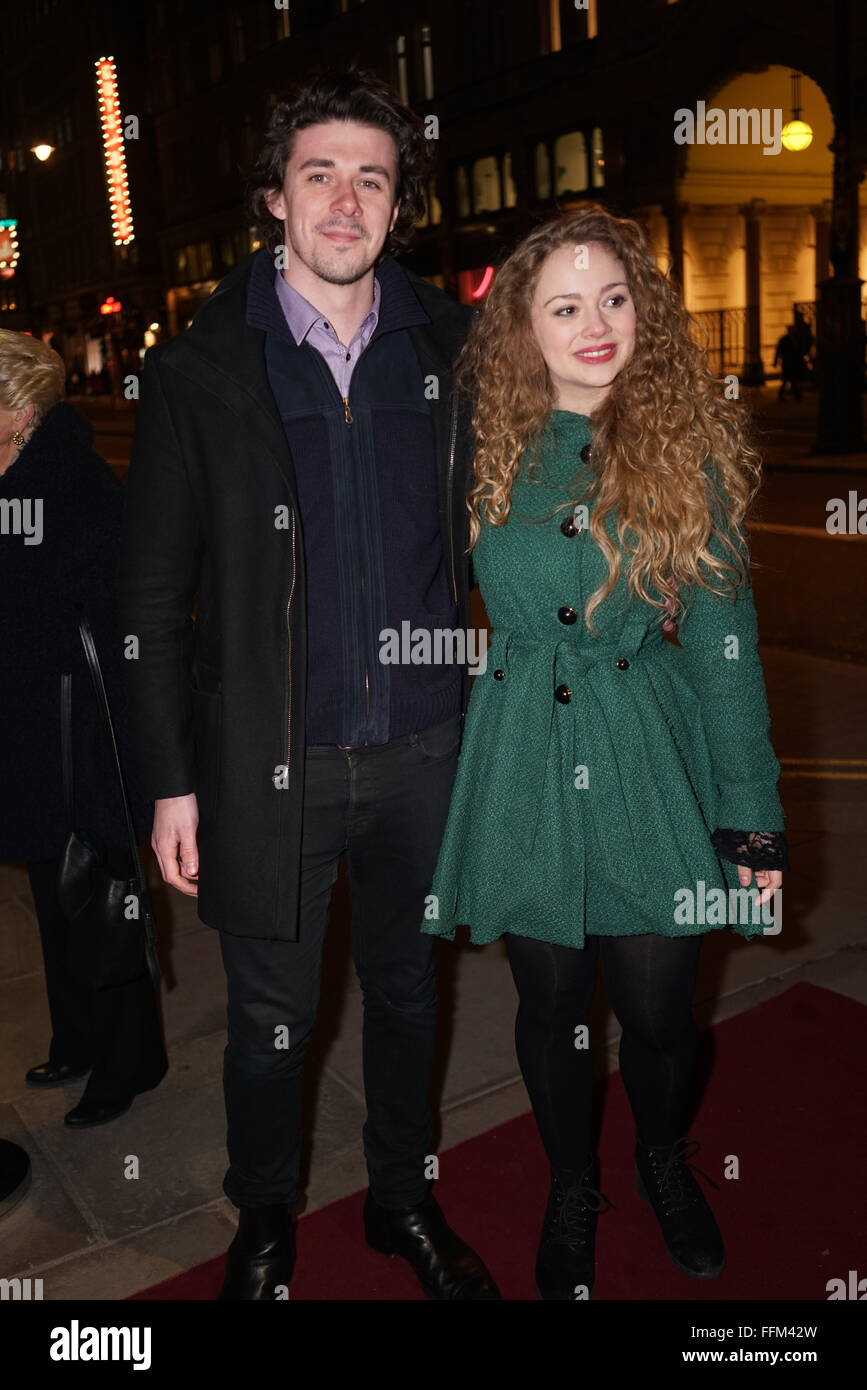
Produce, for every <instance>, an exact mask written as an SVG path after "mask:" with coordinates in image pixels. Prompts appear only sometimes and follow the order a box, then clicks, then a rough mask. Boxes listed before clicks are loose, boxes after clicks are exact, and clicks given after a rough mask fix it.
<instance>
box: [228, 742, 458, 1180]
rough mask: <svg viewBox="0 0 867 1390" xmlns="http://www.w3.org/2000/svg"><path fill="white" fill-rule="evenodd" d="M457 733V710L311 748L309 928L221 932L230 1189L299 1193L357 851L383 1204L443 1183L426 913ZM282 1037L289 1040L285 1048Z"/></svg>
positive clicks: (370, 1141)
mask: <svg viewBox="0 0 867 1390" xmlns="http://www.w3.org/2000/svg"><path fill="white" fill-rule="evenodd" d="M459 742H460V720H459V717H458V716H455V718H454V719H450V720H448V721H447V722H446V723H444V724H440V725H436V726H435V727H434V728H431V729H427V730H424V731H422V732H421V733H418V734H408V735H406V736H405V737H404V738H398V739H393V740H392V741H391V742H389V743H385V744H378V745H373V746H370V747H362V748H350V749H343V748H339V747H336V746H331V745H329V746H321V747H309V748H308V749H307V757H306V763H305V784H304V813H303V828H302V845H301V895H300V910H299V911H300V916H299V933H300V935H299V940H298V941H297V942H287V941H259V940H254V939H252V938H249V937H238V936H231V935H229V933H227V932H221V933H220V943H221V947H222V952H223V963H224V965H225V968H226V980H227V986H228V1043H227V1046H226V1051H225V1057H224V1065H223V1088H224V1093H225V1099H226V1118H227V1122H228V1136H227V1143H228V1150H229V1168H228V1171H227V1173H226V1176H225V1179H224V1181H223V1191H224V1192H225V1193H226V1196H227V1197H228V1198H229V1199H230V1201H232V1202H234V1204H235V1205H236V1206H264V1205H268V1204H270V1203H277V1202H288V1203H289V1204H290V1206H291V1207H294V1206H295V1205H296V1203H297V1200H298V1171H299V1158H300V1148H301V1127H300V1111H301V1073H302V1064H303V1061H304V1054H305V1051H306V1048H307V1042H308V1039H309V1037H310V1034H311V1032H312V1031H313V1025H314V1023H315V1020H316V1010H317V1005H318V1002H319V978H320V967H321V960H322V946H323V941H324V938H325V931H326V927H327V925H328V910H329V905H330V900H331V889H332V887H333V885H334V882H335V880H336V878H337V871H338V865H339V861H340V858H341V856H342V855H344V854H345V855H346V867H347V877H348V881H349V891H350V899H351V905H352V955H353V960H354V963H355V969H356V972H357V974H358V978H359V981H360V983H361V989H362V998H363V1003H364V1025H363V1040H362V1048H363V1074H364V1090H365V1100H366V1103H367V1122H366V1124H365V1126H364V1131H363V1138H364V1153H365V1157H366V1160H367V1169H368V1176H369V1179H370V1188H371V1192H372V1193H373V1196H374V1198H375V1199H376V1201H378V1202H380V1203H381V1204H382V1205H383V1206H388V1207H408V1206H414V1205H416V1203H418V1202H421V1201H422V1200H423V1199H424V1197H425V1195H426V1193H427V1191H428V1189H429V1186H430V1183H429V1181H428V1180H427V1178H426V1177H425V1171H424V1170H425V1158H426V1156H428V1155H429V1153H430V1141H431V1128H432V1125H431V1114H430V1099H429V1093H430V1083H431V1068H432V1065H433V1050H434V1031H435V1026H436V988H435V982H434V968H433V945H434V942H433V938H432V937H430V936H424V935H422V932H421V924H422V919H423V916H424V910H425V897H426V895H427V894H428V893H429V892H430V885H431V882H432V880H433V875H434V869H435V868H436V862H437V857H438V855H439V847H440V842H441V840H442V835H443V830H444V829H445V822H446V816H447V814H448V807H449V800H450V797H451V791H452V784H453V782H454V776H455V772H456V770H457V756H458V748H459ZM280 1029H283V1030H284V1033H283V1034H282V1035H281V1034H279V1033H278V1032H277V1031H276V1030H280ZM285 1030H288V1039H287V1037H286V1032H285ZM278 1037H279V1038H280V1041H281V1042H288V1045H286V1046H275V1039H276V1038H278Z"/></svg>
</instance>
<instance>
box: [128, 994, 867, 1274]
mask: <svg viewBox="0 0 867 1390" xmlns="http://www.w3.org/2000/svg"><path fill="white" fill-rule="evenodd" d="M504 1026H506V1025H505V1024H504ZM713 1031H714V1042H715V1061H714V1066H713V1072H712V1075H711V1077H710V1081H709V1082H708V1084H707V1086H706V1089H705V1093H704V1097H703V1100H702V1104H701V1108H700V1110H699V1113H698V1115H697V1117H696V1119H695V1121H694V1123H693V1125H692V1127H691V1131H690V1133H691V1136H693V1137H695V1138H697V1139H699V1140H700V1141H701V1148H700V1149H699V1150H698V1152H697V1153H696V1154H695V1156H694V1157H693V1159H692V1162H693V1163H695V1164H697V1165H698V1167H699V1168H701V1169H703V1170H704V1172H706V1173H708V1174H709V1175H710V1176H711V1177H712V1178H713V1180H714V1181H715V1182H716V1183H718V1184H719V1191H714V1189H713V1188H712V1187H710V1186H709V1185H708V1184H707V1183H705V1182H704V1180H703V1179H702V1178H699V1179H698V1181H699V1183H700V1184H701V1186H702V1189H703V1191H704V1192H705V1195H706V1196H707V1197H708V1200H709V1201H710V1203H711V1205H712V1206H713V1209H714V1212H715V1214H716V1217H717V1220H718V1222H719V1225H720V1229H721V1230H722V1233H723V1237H724V1239H725V1243H726V1253H727V1260H728V1263H727V1266H726V1269H725V1271H724V1273H723V1274H722V1275H721V1276H720V1278H718V1279H710V1280H699V1279H692V1278H690V1277H689V1276H688V1275H686V1274H682V1273H681V1272H680V1270H678V1269H677V1267H676V1266H675V1265H674V1264H673V1263H672V1262H671V1260H670V1259H669V1257H668V1254H667V1253H666V1250H665V1247H664V1246H663V1244H662V1237H661V1234H660V1231H659V1227H658V1225H657V1223H656V1218H655V1217H654V1215H653V1213H652V1212H651V1210H650V1208H649V1207H647V1206H646V1205H645V1204H644V1202H642V1200H641V1198H640V1197H639V1196H638V1194H637V1192H636V1190H635V1179H634V1173H633V1163H632V1149H633V1123H632V1115H631V1111H630V1109H629V1104H628V1101H627V1099H626V1093H625V1091H624V1089H623V1084H622V1082H621V1079H620V1074H619V1072H618V1073H616V1074H615V1075H613V1076H612V1077H610V1078H609V1084H608V1088H607V1092H606V1096H605V1111H604V1116H603V1122H602V1136H601V1142H600V1159H601V1165H602V1179H601V1185H602V1190H603V1192H604V1193H605V1195H606V1196H607V1197H608V1199H609V1200H610V1201H611V1202H613V1203H614V1207H613V1208H612V1209H611V1210H610V1211H608V1212H606V1213H605V1214H604V1215H603V1216H602V1217H600V1221H599V1231H598V1236H597V1279H596V1288H595V1290H594V1299H599V1300H602V1299H695V1300H701V1299H718V1298H721V1299H787V1300H788V1299H810V1300H825V1299H826V1298H827V1292H826V1287H825V1286H826V1283H827V1281H828V1280H829V1279H831V1278H838V1277H839V1278H842V1279H844V1280H846V1279H847V1277H848V1271H849V1270H850V1269H858V1270H859V1273H860V1275H863V1274H865V1273H867V1271H865V1270H864V1269H863V1268H862V1267H861V1266H863V1257H864V1232H865V1230H867V1200H865V1183H864V1172H863V1164H864V1149H863V1127H864V1118H863V1109H864V1097H865V1095H867V1062H865V1047H864V1038H865V1034H867V1009H865V1008H864V1007H863V1006H862V1005H861V1004H858V1003H856V1002H855V1001H854V1000H851V999H848V998H846V997H845V996H843V995H840V994H836V993H834V992H832V991H830V990H824V989H819V988H817V987H816V986H814V985H809V984H798V985H794V986H793V987H792V988H791V989H788V990H786V991H785V992H784V993H783V994H782V995H780V996H779V997H778V998H776V999H774V1000H771V1001H770V1002H769V1003H766V1004H760V1005H758V1006H757V1007H756V1008H754V1009H750V1010H749V1011H748V1012H746V1013H744V1014H740V1015H739V1016H738V1017H736V1018H734V1019H730V1020H728V1021H727V1022H725V1023H722V1024H720V1025H719V1026H718V1027H716V1028H715V1029H714V1030H713ZM729 1155H735V1156H736V1157H737V1159H738V1161H739V1166H740V1177H739V1178H738V1179H737V1180H732V1179H730V1180H726V1178H725V1177H724V1176H723V1172H724V1167H725V1163H726V1159H727V1157H728V1156H729ZM436 1190H437V1196H438V1198H439V1200H440V1202H441V1204H442V1206H443V1208H444V1209H445V1211H446V1213H447V1215H448V1217H449V1219H450V1221H451V1223H452V1224H453V1225H454V1226H455V1228H456V1229H457V1230H459V1231H460V1232H461V1234H462V1235H463V1236H464V1237H465V1238H466V1239H467V1240H469V1241H470V1243H471V1244H472V1245H474V1246H475V1247H476V1248H477V1249H478V1250H479V1251H480V1253H482V1254H483V1256H484V1258H485V1260H486V1262H487V1264H488V1265H489V1267H490V1269H491V1272H492V1273H493V1274H494V1276H495V1278H496V1279H497V1281H498V1283H499V1285H500V1289H501V1291H502V1294H503V1297H504V1298H506V1299H533V1300H536V1299H537V1294H536V1290H535V1286H534V1283H533V1261H534V1258H535V1251H536V1242H537V1240H538V1235H539V1227H540V1223H541V1218H542V1213H543V1211H544V1206H545V1201H546V1198H547V1167H546V1162H545V1156H544V1153H543V1151H542V1148H541V1145H540V1143H539V1139H538V1135H537V1131H536V1127H535V1124H534V1121H533V1119H532V1116H530V1115H529V1114H528V1115H524V1116H521V1117H520V1118H519V1119H517V1120H512V1121H511V1122H510V1123H508V1124H504V1125H502V1126H500V1127H499V1128H497V1129H493V1130H489V1131H488V1133H486V1134H482V1135H480V1136H479V1137H478V1138H477V1139H471V1140H469V1141H467V1142H466V1143H464V1144H459V1145H457V1146H456V1147H455V1148H453V1149H448V1150H447V1151H446V1152H445V1153H443V1154H441V1155H440V1179H439V1182H438V1184H437V1189H436ZM363 1198H364V1194H363V1192H362V1193H354V1194H353V1195H352V1196H350V1197H346V1198H344V1199H343V1200H341V1201H339V1202H333V1203H332V1204H331V1205H330V1206H327V1207H324V1208H322V1209H321V1210H319V1211H315V1212H312V1213H311V1214H310V1215H309V1216H305V1217H302V1219H301V1221H300V1222H299V1226H298V1263H297V1271H296V1274H295V1277H294V1279H293V1281H292V1290H291V1301H294V1300H296V1299H302V1300H303V1299H326V1300H327V1299H363V1300H367V1299H423V1295H422V1293H421V1291H420V1290H419V1288H418V1285H417V1284H416V1282H415V1280H414V1278H413V1276H412V1274H411V1272H410V1270H409V1268H408V1266H407V1265H406V1264H404V1262H403V1261H402V1260H399V1259H395V1260H388V1259H385V1258H384V1257H383V1256H381V1255H377V1254H375V1253H374V1252H373V1251H372V1250H369V1249H368V1248H367V1246H366V1245H365V1244H364V1242H363V1237H362V1224H361V1208H362V1202H363ZM859 1262H860V1264H859ZM223 1264H224V1257H223V1256H220V1257H219V1258H218V1259H215V1260H208V1261H207V1262H206V1263H205V1264H201V1265H198V1266H196V1267H195V1268H194V1269H190V1270H187V1271H186V1272H185V1273H184V1274H179V1275H177V1276H175V1277H174V1278H172V1279H167V1280H166V1281H165V1282H163V1283H161V1284H156V1285H154V1286H153V1287H152V1288H149V1289H145V1290H143V1291H142V1292H141V1293H138V1294H136V1295H134V1297H135V1298H136V1299H214V1298H215V1297H216V1295H217V1292H218V1291H219V1287H220V1284H221V1282H222V1274H223Z"/></svg>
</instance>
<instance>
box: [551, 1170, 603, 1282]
mask: <svg viewBox="0 0 867 1390" xmlns="http://www.w3.org/2000/svg"><path fill="white" fill-rule="evenodd" d="M610 1206H611V1202H609V1200H608V1198H607V1197H604V1196H603V1195H602V1193H601V1192H600V1191H599V1158H598V1155H597V1154H593V1156H592V1157H591V1158H590V1159H588V1161H587V1164H586V1166H585V1168H584V1171H583V1172H578V1171H577V1170H569V1169H566V1168H552V1169H551V1192H550V1195H549V1197H548V1206H547V1208H546V1210H545V1220H544V1221H543V1223H542V1235H541V1238H540V1241H539V1250H538V1253H537V1255H536V1288H537V1289H538V1291H539V1297H540V1298H542V1299H546V1300H550V1299H560V1300H563V1301H566V1300H568V1301H569V1302H570V1303H574V1302H576V1301H577V1300H582V1299H589V1298H590V1297H591V1296H592V1294H593V1284H594V1281H595V1278H596V1261H595V1250H596V1222H597V1221H598V1219H599V1213H600V1212H602V1211H607V1210H608V1208H609V1207H610Z"/></svg>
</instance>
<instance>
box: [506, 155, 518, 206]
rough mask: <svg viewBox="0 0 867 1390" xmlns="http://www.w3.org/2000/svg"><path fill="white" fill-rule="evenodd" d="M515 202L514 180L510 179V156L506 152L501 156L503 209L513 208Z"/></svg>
mask: <svg viewBox="0 0 867 1390" xmlns="http://www.w3.org/2000/svg"><path fill="white" fill-rule="evenodd" d="M516 202H517V195H516V193H515V180H514V179H513V178H512V156H511V154H510V152H509V151H508V150H507V151H506V153H505V155H504V156H503V207H504V208H513V207H514V206H515V203H516Z"/></svg>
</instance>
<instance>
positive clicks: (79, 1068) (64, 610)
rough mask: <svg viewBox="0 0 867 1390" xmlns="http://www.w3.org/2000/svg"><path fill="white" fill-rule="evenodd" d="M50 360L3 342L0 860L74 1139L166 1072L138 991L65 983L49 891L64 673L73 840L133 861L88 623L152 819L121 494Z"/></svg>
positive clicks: (19, 342) (138, 800)
mask: <svg viewBox="0 0 867 1390" xmlns="http://www.w3.org/2000/svg"><path fill="white" fill-rule="evenodd" d="M64 378H65V369H64V366H63V362H62V359H61V358H60V357H59V356H58V355H57V353H55V352H53V351H52V350H51V349H50V348H48V347H47V346H46V345H45V344H44V343H42V342H40V341H39V340H38V339H35V338H31V337H30V336H29V335H27V334H23V333H12V332H9V331H7V330H0V711H2V720H3V727H4V730H5V733H6V736H5V737H4V738H3V740H2V741H0V860H13V861H24V862H26V864H27V868H28V874H29V878H30V885H31V891H32V894H33V900H34V905H35V908H36V915H37V917H38V920H39V929H40V936H41V940H42V950H43V958H44V962H45V976H46V987H47V992H48V1003H49V1009H50V1013H51V1026H52V1035H53V1036H52V1042H51V1048H50V1053H49V1060H48V1061H47V1062H45V1063H43V1064H41V1065H39V1066H36V1067H32V1068H31V1069H30V1071H29V1072H28V1073H27V1078H26V1080H27V1084H28V1085H29V1086H38V1087H43V1088H44V1087H48V1086H56V1085H61V1084H63V1083H64V1082H67V1081H70V1080H73V1079H75V1078H76V1077H80V1076H84V1075H85V1074H86V1073H88V1072H89V1073H90V1076H89V1079H88V1082H87V1085H86V1088H85V1091H84V1094H83V1096H82V1099H81V1101H80V1102H79V1104H78V1106H76V1107H75V1108H74V1109H73V1110H72V1111H70V1113H69V1114H68V1115H67V1117H66V1122H67V1124H69V1125H70V1126H71V1127H83V1126H85V1125H91V1124H99V1123H105V1122H106V1121H107V1120H110V1119H113V1118H114V1117H115V1116H116V1115H118V1114H121V1113H122V1112H123V1111H124V1110H126V1109H128V1108H129V1105H130V1104H131V1102H132V1098H133V1096H135V1095H136V1094H137V1093H138V1092H140V1091H144V1090H149V1089H151V1088H152V1087H153V1086H155V1085H157V1084H158V1083H159V1081H160V1080H161V1078H162V1077H163V1075H164V1074H165V1071H166V1067H167V1062H166V1056H165V1050H164V1048H163V1044H162V1039H161V1033H160V1025H159V1017H158V1013H157V1009H156V1000H155V997H154V991H153V987H152V985H151V983H150V980H148V979H145V980H142V981H138V982H135V983H133V984H129V985H124V986H121V987H119V988H117V989H110V990H105V991H99V992H96V991H94V990H91V989H88V988H86V987H83V986H82V985H80V984H78V983H76V981H75V980H74V979H73V978H72V976H71V975H70V973H69V970H68V967H67V957H66V941H65V936H66V930H65V923H64V920H63V916H62V913H61V911H60V908H59V905H58V903H57V898H56V894H55V883H56V878H57V869H58V862H59V857H60V854H61V852H62V849H63V846H64V843H65V841H66V837H67V834H68V831H69V826H68V824H67V818H66V813H65V808H64V797H63V779H62V771H61V736H60V682H61V674H62V673H63V672H70V673H71V675H72V741H73V768H74V789H75V821H76V824H75V829H76V830H77V831H78V832H79V833H81V832H85V831H86V833H87V838H88V839H89V840H90V841H91V843H93V844H95V845H98V846H99V847H101V848H103V849H104V850H105V851H106V853H107V855H108V858H109V862H110V864H111V865H112V868H113V869H114V870H115V871H116V872H128V871H129V870H128V860H129V850H128V848H127V847H126V846H127V832H126V821H125V817H124V812H123V803H122V800H121V795H120V789H119V786H118V779H117V772H116V769H115V767H114V765H113V761H112V754H111V747H110V743H109V741H108V737H107V731H106V729H105V727H104V726H103V724H102V721H101V717H100V713H99V708H98V705H97V703H96V696H95V692H94V689H93V685H92V683H91V680H90V675H89V672H88V668H87V663H86V660H85V656H84V650H83V647H82V645H81V639H80V636H79V631H78V621H79V607H78V606H79V605H80V607H81V608H82V609H83V610H84V612H85V613H86V614H87V617H88V620H89V622H90V626H91V629H92V631H93V635H94V640H95V643H96V647H97V652H98V654H99V660H100V665H101V667H102V670H103V675H104V678H105V684H106V689H107V692H108V698H109V701H110V704H111V708H112V715H113V717H114V720H115V725H116V728H117V732H118V741H119V745H120V750H121V758H122V761H123V762H124V768H125V773H126V778H127V785H128V788H129V791H130V796H131V801H132V812H133V819H134V821H135V828H136V837H137V839H138V840H139V841H141V840H143V839H145V838H147V836H148V835H149V833H150V826H151V819H152V806H151V805H149V803H148V802H147V801H145V800H144V799H143V798H142V796H141V795H140V794H139V793H138V792H137V789H136V786H135V782H134V781H132V782H131V780H130V779H131V776H134V771H133V769H132V768H131V765H130V760H129V757H128V756H126V755H125V750H126V748H127V746H128V737H127V732H126V729H127V720H126V712H125V708H124V703H123V689H122V685H121V681H120V663H121V661H122V660H123V655H122V650H121V643H120V637H119V634H118V633H117V631H116V627H115V613H114V577H115V570H116V566H117V554H118V542H119V535H120V519H121V514H122V509H123V495H124V489H123V485H122V483H121V482H120V481H119V479H118V478H116V477H115V475H114V474H113V473H112V471H111V469H110V468H109V466H108V464H107V463H106V462H105V461H104V460H103V459H102V458H100V457H99V455H98V454H96V453H95V452H94V451H93V447H92V444H93V433H94V432H93V426H92V425H91V424H90V423H89V421H87V420H86V419H85V418H84V416H82V415H81V414H79V412H78V411H77V410H75V409H74V408H73V406H71V405H70V404H69V403H68V402H67V401H65V400H63V399H61V397H62V395H63V390H64Z"/></svg>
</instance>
